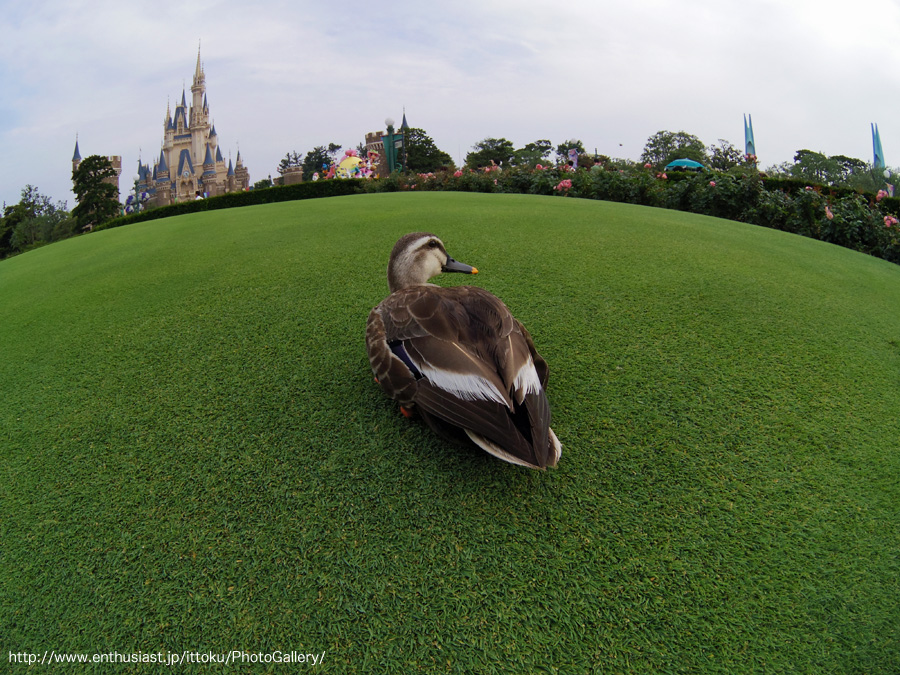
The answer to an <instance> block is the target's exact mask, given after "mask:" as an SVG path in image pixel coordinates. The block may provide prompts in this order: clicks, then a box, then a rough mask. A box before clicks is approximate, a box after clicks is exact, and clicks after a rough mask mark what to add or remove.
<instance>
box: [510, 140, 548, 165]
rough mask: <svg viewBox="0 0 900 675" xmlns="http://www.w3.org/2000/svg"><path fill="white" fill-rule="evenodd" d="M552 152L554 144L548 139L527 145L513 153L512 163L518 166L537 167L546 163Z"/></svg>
mask: <svg viewBox="0 0 900 675" xmlns="http://www.w3.org/2000/svg"><path fill="white" fill-rule="evenodd" d="M552 150H553V144H552V143H550V141H548V140H547V139H541V140H539V141H534V142H533V143H526V144H525V147H524V148H519V149H518V150H516V151H515V153H513V158H512V162H513V164H515V165H516V166H535V165H537V164H540V163H541V162H544V161H546V160H547V158H548V157H549V156H550V152H551V151H552Z"/></svg>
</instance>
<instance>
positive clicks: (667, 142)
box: [641, 131, 709, 169]
mask: <svg viewBox="0 0 900 675" xmlns="http://www.w3.org/2000/svg"><path fill="white" fill-rule="evenodd" d="M675 159H692V160H694V161H695V162H700V163H701V164H706V163H708V162H709V158H708V157H707V156H706V146H704V145H703V142H702V141H701V140H700V139H699V138H697V137H696V136H694V135H693V134H689V133H686V132H684V131H675V132H672V131H657V132H656V133H655V134H653V135H652V136H651V137H650V138H648V139H647V144H646V145H645V146H644V152H642V153H641V161H642V162H644V163H645V164H652V165H653V167H654V168H656V169H661V168H663V167H664V166H666V165H667V164H668V163H669V162H671V161H672V160H675Z"/></svg>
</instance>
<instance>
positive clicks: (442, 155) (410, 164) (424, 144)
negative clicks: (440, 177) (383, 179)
mask: <svg viewBox="0 0 900 675" xmlns="http://www.w3.org/2000/svg"><path fill="white" fill-rule="evenodd" d="M406 155H407V166H406V168H407V170H408V171H412V172H414V173H428V172H430V171H439V170H441V169H444V170H446V169H451V168H453V167H454V164H453V158H451V157H450V155H448V154H447V153H446V152H444V151H443V150H441V149H439V148H438V147H437V146H436V145H435V144H434V141H433V140H432V139H431V137H430V136H428V134H426V133H425V131H424V130H423V129H418V128H415V127H413V128H410V129H407V130H406Z"/></svg>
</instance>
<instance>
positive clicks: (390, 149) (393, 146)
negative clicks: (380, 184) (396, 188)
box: [381, 117, 406, 173]
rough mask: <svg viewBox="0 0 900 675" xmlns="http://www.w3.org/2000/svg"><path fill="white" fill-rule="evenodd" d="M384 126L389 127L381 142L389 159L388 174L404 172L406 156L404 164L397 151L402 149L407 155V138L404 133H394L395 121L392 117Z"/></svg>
mask: <svg viewBox="0 0 900 675" xmlns="http://www.w3.org/2000/svg"><path fill="white" fill-rule="evenodd" d="M384 125H385V126H386V127H387V133H385V134H384V135H383V136H382V137H381V141H382V143H383V144H384V155H385V158H386V159H387V164H388V172H389V173H394V171H403V170H404V169H406V166H405V159H406V158H405V156H404V162H403V163H401V162H400V157H399V156H398V153H397V151H398V150H399V149H401V148H402V149H403V150H404V154H405V150H406V136H405V135H404V134H402V133H400V134H395V133H394V120H393V119H391V118H390V117H388V118H387V119H386V120H385V121H384Z"/></svg>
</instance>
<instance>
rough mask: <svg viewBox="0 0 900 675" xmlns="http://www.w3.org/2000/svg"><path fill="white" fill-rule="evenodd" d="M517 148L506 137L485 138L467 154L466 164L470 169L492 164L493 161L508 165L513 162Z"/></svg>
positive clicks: (497, 163)
mask: <svg viewBox="0 0 900 675" xmlns="http://www.w3.org/2000/svg"><path fill="white" fill-rule="evenodd" d="M513 155H515V150H514V148H513V144H512V141H508V140H506V139H505V138H485V139H484V140H482V141H479V142H478V143H476V144H475V146H474V147H473V148H472V152H470V153H469V154H468V155H466V166H467V167H468V168H470V169H480V168H484V167H489V166H491V162H493V163H494V164H496V165H498V166H504V167H506V166H508V165H510V164H511V163H512V158H513Z"/></svg>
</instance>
